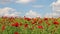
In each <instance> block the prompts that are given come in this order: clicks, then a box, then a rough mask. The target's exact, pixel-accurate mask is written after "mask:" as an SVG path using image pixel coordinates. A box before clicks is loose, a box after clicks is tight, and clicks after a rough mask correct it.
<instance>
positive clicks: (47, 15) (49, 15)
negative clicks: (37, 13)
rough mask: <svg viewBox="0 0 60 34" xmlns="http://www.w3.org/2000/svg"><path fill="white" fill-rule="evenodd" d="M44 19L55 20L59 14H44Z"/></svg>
mask: <svg viewBox="0 0 60 34" xmlns="http://www.w3.org/2000/svg"><path fill="white" fill-rule="evenodd" d="M44 17H47V18H52V17H54V18H57V17H59V14H57V13H46V14H45V16H44Z"/></svg>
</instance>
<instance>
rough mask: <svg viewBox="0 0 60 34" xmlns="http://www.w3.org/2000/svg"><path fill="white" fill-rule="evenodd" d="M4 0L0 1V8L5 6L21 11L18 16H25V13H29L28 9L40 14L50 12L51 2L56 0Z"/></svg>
mask: <svg viewBox="0 0 60 34" xmlns="http://www.w3.org/2000/svg"><path fill="white" fill-rule="evenodd" d="M0 1H1V0H0ZM6 1H7V2H6ZM6 1H4V0H3V1H1V2H0V8H1V9H4V8H6V7H9V8H12V9H15V12H20V13H21V14H19V15H20V16H25V15H26V13H29V11H32V12H35V13H36V14H40V15H41V16H42V15H43V16H44V15H45V14H46V13H50V12H51V13H52V7H51V4H52V3H53V2H56V1H57V0H29V1H28V0H13V1H9V0H6ZM1 11H2V10H1ZM3 12H4V11H3ZM11 14H12V13H11ZM33 14H34V13H33ZM9 15H10V14H9ZM26 16H29V15H26ZM30 17H32V16H30Z"/></svg>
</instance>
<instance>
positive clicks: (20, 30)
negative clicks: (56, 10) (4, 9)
mask: <svg viewBox="0 0 60 34" xmlns="http://www.w3.org/2000/svg"><path fill="white" fill-rule="evenodd" d="M0 34H60V18H39V17H36V18H27V17H23V18H21V17H20V18H17V17H15V18H13V17H10V18H8V17H0Z"/></svg>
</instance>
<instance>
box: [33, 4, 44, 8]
mask: <svg viewBox="0 0 60 34" xmlns="http://www.w3.org/2000/svg"><path fill="white" fill-rule="evenodd" d="M32 7H34V8H42V7H44V6H43V5H33V6H32Z"/></svg>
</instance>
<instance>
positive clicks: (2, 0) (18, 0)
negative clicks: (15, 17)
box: [0, 0, 35, 4]
mask: <svg viewBox="0 0 60 34" xmlns="http://www.w3.org/2000/svg"><path fill="white" fill-rule="evenodd" d="M34 1H35V0H0V4H8V3H23V4H27V3H30V2H34Z"/></svg>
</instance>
